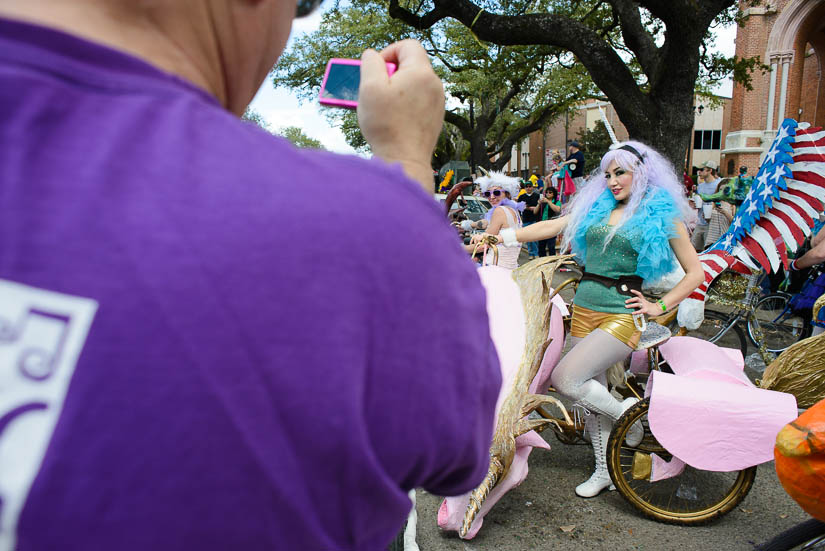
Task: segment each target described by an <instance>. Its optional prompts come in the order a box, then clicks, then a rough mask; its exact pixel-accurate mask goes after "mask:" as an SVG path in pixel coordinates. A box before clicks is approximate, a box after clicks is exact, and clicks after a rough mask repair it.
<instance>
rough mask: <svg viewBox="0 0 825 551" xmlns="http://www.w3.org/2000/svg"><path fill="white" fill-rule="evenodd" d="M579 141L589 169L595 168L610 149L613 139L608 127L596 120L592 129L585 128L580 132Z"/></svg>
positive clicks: (585, 164) (585, 163)
mask: <svg viewBox="0 0 825 551" xmlns="http://www.w3.org/2000/svg"><path fill="white" fill-rule="evenodd" d="M578 142H579V144H580V145H581V146H582V147H581V149H582V153H584V166H585V167H586V168H587V170H588V171H590V170H593V169H595V168H596V167H598V166H599V163H600V162H601V160H602V157H604V154H605V153H607V150H608V149H610V146H611V145H612V144H613V141H612V140H611V139H610V134H608V133H607V127H606V126H605V125H604V122H602V121H596V124H595V126H594V127H593V129H592V130H587V129H584V130H582V131H581V132H579V134H578Z"/></svg>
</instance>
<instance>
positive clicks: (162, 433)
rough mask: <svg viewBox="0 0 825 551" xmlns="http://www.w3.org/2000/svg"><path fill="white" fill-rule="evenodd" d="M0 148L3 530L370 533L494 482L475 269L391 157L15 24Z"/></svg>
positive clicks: (203, 544)
mask: <svg viewBox="0 0 825 551" xmlns="http://www.w3.org/2000/svg"><path fill="white" fill-rule="evenodd" d="M0 144H2V146H0V212H2V216H0V389H2V390H1V391H0V550H5V549H19V550H20V551H27V550H31V549H38V550H41V549H61V550H65V549H83V550H89V549H118V550H121V551H123V550H126V551H128V550H132V549H134V550H141V551H144V550H147V549H152V550H165V549H198V550H208V549H220V550H227V549H296V550H297V549H301V550H311V549H348V550H349V549H352V550H355V549H359V550H360V549H381V548H383V547H384V546H385V545H386V544H387V542H388V541H389V540H391V539H392V537H393V536H394V535H395V533H396V532H397V530H398V529H399V526H400V524H401V523H402V522H403V519H404V517H405V516H406V514H407V512H408V510H409V505H410V503H409V500H408V498H407V496H406V490H408V489H410V488H413V487H419V486H420V487H424V488H426V489H428V490H429V491H431V492H434V493H439V494H457V493H461V492H465V491H468V490H470V489H471V488H473V487H474V486H475V485H476V484H477V483H479V482H480V481H481V479H482V478H483V476H484V474H485V472H486V469H487V465H488V461H489V457H488V447H489V443H490V438H491V434H492V425H493V408H494V404H495V400H496V396H497V393H498V389H499V386H500V374H499V367H498V360H497V358H496V355H495V351H494V349H493V347H492V344H491V342H490V339H489V332H488V326H487V315H486V311H485V306H484V294H483V290H482V288H481V285H480V283H479V280H478V277H477V275H476V273H475V271H474V268H473V265H472V264H471V262H470V261H469V259H467V258H466V255H465V254H464V253H463V251H462V250H461V247H460V245H459V243H458V241H457V239H456V238H455V233H454V231H453V230H452V228H450V226H449V225H448V223H447V220H446V217H445V216H444V215H443V213H442V212H441V211H440V209H439V208H438V207H437V205H436V203H435V201H433V199H432V197H428V196H427V194H425V193H424V192H423V191H422V190H421V189H420V187H419V186H418V185H417V184H415V183H413V182H411V181H410V180H408V179H406V178H405V177H404V176H403V174H402V173H401V171H400V169H399V168H398V167H391V166H388V165H385V164H383V163H381V162H378V161H367V160H364V159H360V158H357V157H344V156H337V155H333V154H329V153H324V152H310V151H302V150H297V149H295V148H293V147H292V146H291V145H290V144H289V143H288V142H286V141H285V140H283V139H280V138H275V137H272V136H271V135H269V134H267V133H265V132H263V131H262V130H260V129H258V128H257V127H255V126H253V125H251V124H249V123H243V122H240V121H238V120H237V119H236V118H235V117H234V116H232V115H231V114H229V113H227V112H225V111H224V110H223V109H222V108H221V107H220V106H219V105H218V104H217V103H216V101H215V100H214V99H213V98H212V97H211V96H209V95H207V94H206V93H204V92H203V91H201V90H198V89H196V88H195V87H193V86H191V85H189V84H188V83H186V82H183V81H182V80H180V79H178V78H175V77H173V76H171V75H168V74H166V73H163V72H161V71H159V70H158V69H156V68H154V67H152V66H151V65H148V64H146V63H144V62H143V61H141V60H139V59H136V58H134V57H131V56H128V55H125V54H123V53H120V52H118V51H115V50H112V49H108V48H104V47H101V46H98V45H95V44H92V43H89V42H87V41H84V40H80V39H78V38H76V37H72V36H70V35H67V34H63V33H59V32H56V31H52V30H48V29H44V28H41V27H36V26H31V25H26V24H22V23H15V22H10V21H2V20H0ZM307 186H318V187H319V189H320V188H322V189H323V190H324V193H323V195H322V196H318V195H317V194H315V196H316V199H314V200H313V201H312V202H311V203H307V202H306V200H305V199H301V200H299V199H298V198H305V197H307V194H306V193H305V190H306V189H307ZM307 211H309V212H311V213H312V216H310V217H307V215H306V213H307ZM431 521H433V522H434V519H431Z"/></svg>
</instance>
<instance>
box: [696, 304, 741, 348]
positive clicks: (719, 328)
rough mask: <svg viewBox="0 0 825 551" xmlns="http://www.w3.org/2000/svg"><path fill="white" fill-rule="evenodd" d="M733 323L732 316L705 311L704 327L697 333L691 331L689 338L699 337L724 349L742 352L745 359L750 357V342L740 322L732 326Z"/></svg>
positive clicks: (701, 326) (700, 327) (697, 330)
mask: <svg viewBox="0 0 825 551" xmlns="http://www.w3.org/2000/svg"><path fill="white" fill-rule="evenodd" d="M731 323H733V318H732V317H731V316H728V315H726V314H723V313H721V312H716V311H715V310H705V320H704V321H703V322H702V325H700V326H699V328H698V329H696V330H695V331H690V332H689V333H688V336H691V337H697V338H699V339H702V340H706V341H709V342H712V343H714V344H716V345H718V346H722V347H724V348H735V349H738V350H741V351H742V357H745V356H747V355H748V341H747V339H746V338H745V333H744V331H742V328H741V327H740V326H739V323H738V322H737V323H734V324H733V325H732V326H731ZM728 326H730V328H728ZM726 329H727V331H726Z"/></svg>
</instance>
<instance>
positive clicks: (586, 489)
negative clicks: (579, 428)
mask: <svg viewBox="0 0 825 551" xmlns="http://www.w3.org/2000/svg"><path fill="white" fill-rule="evenodd" d="M584 426H585V430H586V431H587V432H588V433H589V434H590V443H591V444H593V455H594V456H596V469H595V470H594V471H593V474H592V475H590V478H589V479H588V480H587V481H586V482H583V483H581V484H579V485H578V486H576V495H577V496H579V497H595V496H597V495H599V494H600V493H601V491H602V490H604V489H605V488H609V489H611V490H615V489H616V488H615V486H613V482H612V481H611V480H610V473H609V472H608V471H607V439H608V438H609V437H610V431H611V430H612V428H613V421H612V420H611V419H610V418H609V417H607V416H606V415H599V414H597V413H595V412H591V413H590V415H588V416H587V417H586V418H585V420H584Z"/></svg>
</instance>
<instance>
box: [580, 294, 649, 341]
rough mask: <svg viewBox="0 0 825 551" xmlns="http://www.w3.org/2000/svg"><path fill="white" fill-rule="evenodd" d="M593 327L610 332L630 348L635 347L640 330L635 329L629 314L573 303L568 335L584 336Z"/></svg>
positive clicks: (640, 333)
mask: <svg viewBox="0 0 825 551" xmlns="http://www.w3.org/2000/svg"><path fill="white" fill-rule="evenodd" d="M594 329H601V330H602V331H605V332H606V333H610V334H611V335H613V336H614V337H616V338H617V339H619V340H620V341H622V342H623V343H625V344H626V345H627V346H629V347H630V348H636V345H637V344H639V338H640V337H641V336H642V332H641V331H639V330H638V329H636V324H634V323H633V316H632V315H630V314H608V313H605V312H596V311H595V310H591V309H589V308H582V307H581V306H576V305H575V304H574V305H573V320H572V321H571V323H570V335H571V336H573V337H581V338H583V337H586V336H587V335H589V334H590V333H591V332H592V331H593V330H594Z"/></svg>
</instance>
